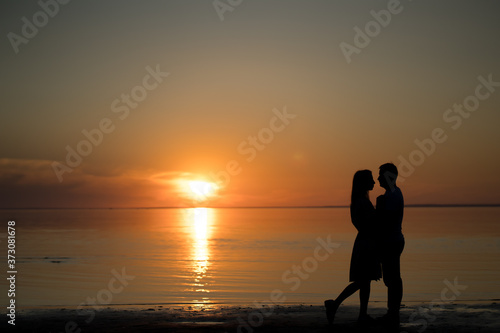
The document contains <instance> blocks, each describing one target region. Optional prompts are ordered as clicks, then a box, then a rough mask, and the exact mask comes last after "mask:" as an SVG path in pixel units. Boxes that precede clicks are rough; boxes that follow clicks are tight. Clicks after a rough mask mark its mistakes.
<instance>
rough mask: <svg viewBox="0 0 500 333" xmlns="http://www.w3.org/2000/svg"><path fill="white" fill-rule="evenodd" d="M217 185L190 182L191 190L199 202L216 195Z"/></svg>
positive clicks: (195, 181) (197, 181)
mask: <svg viewBox="0 0 500 333" xmlns="http://www.w3.org/2000/svg"><path fill="white" fill-rule="evenodd" d="M217 188H218V187H217V185H215V184H214V183H210V182H205V181H201V180H193V181H190V182H189V189H190V190H191V193H192V194H193V196H194V197H195V198H196V199H198V200H203V199H207V198H209V197H211V196H213V195H214V194H215V191H216V190H217Z"/></svg>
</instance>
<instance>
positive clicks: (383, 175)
mask: <svg viewBox="0 0 500 333" xmlns="http://www.w3.org/2000/svg"><path fill="white" fill-rule="evenodd" d="M397 178H398V168H397V167H396V166H395V165H394V164H392V163H385V164H382V165H381V166H380V168H379V176H378V178H377V180H378V181H379V183H380V186H381V187H383V188H384V189H386V190H392V189H394V187H395V186H396V179H397Z"/></svg>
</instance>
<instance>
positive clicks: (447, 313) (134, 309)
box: [2, 301, 500, 333]
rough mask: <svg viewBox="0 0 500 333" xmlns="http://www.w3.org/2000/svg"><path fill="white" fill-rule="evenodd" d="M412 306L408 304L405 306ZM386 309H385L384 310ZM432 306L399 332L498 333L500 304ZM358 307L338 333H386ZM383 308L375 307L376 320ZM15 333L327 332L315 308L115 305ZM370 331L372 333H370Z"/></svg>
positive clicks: (47, 315) (45, 320)
mask: <svg viewBox="0 0 500 333" xmlns="http://www.w3.org/2000/svg"><path fill="white" fill-rule="evenodd" d="M407 303H408V302H407ZM381 305H382V304H381ZM429 306H430V304H429V303H425V302H422V303H417V304H406V305H405V306H404V307H402V308H401V329H400V331H401V332H405V331H406V332H408V333H410V332H411V333H413V332H419V333H420V332H424V331H425V332H472V331H476V330H479V329H480V330H481V332H488V333H489V332H491V333H493V332H499V331H500V321H499V320H498V318H499V317H500V303H497V302H495V301H487V302H486V301H482V302H474V303H464V302H452V303H447V304H441V305H440V306H435V307H434V308H429ZM358 309H359V306H357V305H341V307H340V308H339V310H338V312H337V315H336V318H335V323H334V327H333V328H334V329H335V331H337V332H366V331H370V332H385V330H384V328H383V327H380V326H370V327H366V326H362V325H360V324H358V323H356V319H357V314H358ZM384 313H385V307H384V306H380V307H377V306H373V305H372V306H371V307H370V308H369V314H370V315H371V316H372V317H374V318H376V317H379V316H381V315H383V314H384ZM15 322H16V325H15V328H14V327H13V326H12V325H9V324H7V318H6V316H4V324H2V325H3V326H4V327H5V325H7V326H8V327H7V328H8V329H9V331H14V329H15V331H16V332H75V333H78V332H144V331H147V332H165V331H167V332H170V331H172V332H273V333H275V332H328V331H331V329H332V328H331V327H329V326H328V324H327V321H326V316H325V313H324V307H323V306H321V305H317V304H314V305H313V304H305V303H304V304H280V305H276V306H274V307H272V308H271V307H267V306H264V307H261V308H257V307H256V306H255V305H254V306H247V305H234V304H231V305H222V304H217V305H214V304H210V305H202V304H179V303H176V304H168V305H167V304H156V305H144V306H137V305H134V306H132V305H113V306H106V307H103V308H102V309H100V310H95V309H93V308H92V307H85V308H80V309H79V310H77V309H75V308H64V307H63V308H47V307H46V308H30V309H19V310H18V312H17V313H16V321H15ZM367 328H368V330H367Z"/></svg>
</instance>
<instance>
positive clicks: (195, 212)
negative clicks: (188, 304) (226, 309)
mask: <svg viewBox="0 0 500 333" xmlns="http://www.w3.org/2000/svg"><path fill="white" fill-rule="evenodd" d="M190 210H191V212H192V220H191V221H192V237H193V245H192V255H191V259H192V260H191V263H192V273H193V279H194V280H193V282H192V283H191V286H192V289H190V290H191V291H195V292H197V293H209V292H210V290H209V289H208V281H207V277H208V274H207V271H208V269H209V267H210V261H209V260H210V250H209V244H208V238H209V231H210V225H209V224H210V216H209V215H210V213H211V212H210V209H209V208H192V209H190ZM205 296H206V295H204V297H201V300H195V301H198V302H204V303H205V302H207V303H208V302H210V300H209V298H208V297H205Z"/></svg>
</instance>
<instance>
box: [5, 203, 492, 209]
mask: <svg viewBox="0 0 500 333" xmlns="http://www.w3.org/2000/svg"><path fill="white" fill-rule="evenodd" d="M349 207H350V205H318V206H312V205H297V206H203V205H200V206H156V207H1V208H0V210H16V209H75V210H76V209H188V208H213V209H285V208H286V209H297V208H311V209H313V208H349ZM405 207H408V208H441V207H442V208H446V207H450V208H452V207H500V203H497V204H408V205H405Z"/></svg>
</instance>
